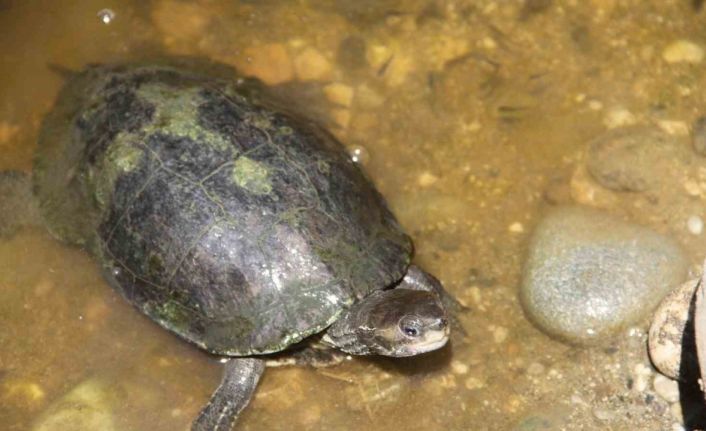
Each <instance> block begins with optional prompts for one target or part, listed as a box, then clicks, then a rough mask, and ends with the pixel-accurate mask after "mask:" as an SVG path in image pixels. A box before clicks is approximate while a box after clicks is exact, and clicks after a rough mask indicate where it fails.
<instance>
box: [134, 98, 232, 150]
mask: <svg viewBox="0 0 706 431" xmlns="http://www.w3.org/2000/svg"><path fill="white" fill-rule="evenodd" d="M201 90H202V89H201V88H199V87H193V88H184V89H180V90H178V91H175V89H174V88H173V87H170V86H167V85H164V84H146V85H143V86H141V87H140V88H139V89H138V90H137V95H138V97H140V98H141V99H143V100H145V101H146V102H148V103H149V104H151V105H152V106H154V107H155V113H154V118H153V120H152V122H151V123H150V124H149V125H147V126H146V127H145V128H144V129H143V131H144V132H145V133H146V134H147V135H150V134H152V133H155V132H159V133H164V134H166V135H170V136H178V137H185V138H189V139H191V140H192V141H195V142H203V143H206V144H208V145H211V146H212V147H214V148H217V149H219V150H224V149H226V148H228V147H229V145H230V144H229V142H228V141H227V140H226V139H225V138H224V137H223V136H221V135H220V134H219V133H216V132H214V131H212V130H208V129H205V128H203V127H202V126H201V124H200V122H199V107H200V106H201V105H203V103H204V100H203V97H202V96H201V94H200V92H201Z"/></svg>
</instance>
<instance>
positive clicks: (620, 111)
mask: <svg viewBox="0 0 706 431" xmlns="http://www.w3.org/2000/svg"><path fill="white" fill-rule="evenodd" d="M636 121H637V120H636V119H635V116H634V115H633V114H632V113H631V112H630V111H628V110H627V109H625V108H621V107H619V108H614V109H611V110H610V111H608V113H607V114H606V116H605V118H604V119H603V124H605V126H606V127H607V128H609V129H615V128H617V127H625V126H632V125H633V124H635V122H636Z"/></svg>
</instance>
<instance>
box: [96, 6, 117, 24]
mask: <svg viewBox="0 0 706 431" xmlns="http://www.w3.org/2000/svg"><path fill="white" fill-rule="evenodd" d="M96 16H97V17H98V19H99V20H101V22H102V23H103V24H105V25H108V24H110V23H111V22H113V20H114V19H115V12H113V10H112V9H101V10H100V11H98V13H97V14H96Z"/></svg>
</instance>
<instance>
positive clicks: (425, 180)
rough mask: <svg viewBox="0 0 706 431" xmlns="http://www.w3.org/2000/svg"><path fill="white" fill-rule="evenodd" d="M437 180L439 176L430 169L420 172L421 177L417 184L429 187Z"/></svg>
mask: <svg viewBox="0 0 706 431" xmlns="http://www.w3.org/2000/svg"><path fill="white" fill-rule="evenodd" d="M437 181H439V177H437V176H436V175H434V174H432V173H431V172H428V171H425V172H422V173H421V174H419V177H417V184H419V186H420V187H429V186H431V185H433V184H434V183H436V182H437Z"/></svg>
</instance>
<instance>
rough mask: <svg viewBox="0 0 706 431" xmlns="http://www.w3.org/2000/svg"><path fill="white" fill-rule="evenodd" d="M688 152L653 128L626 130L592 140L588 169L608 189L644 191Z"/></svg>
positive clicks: (628, 128) (589, 148) (669, 137)
mask: <svg viewBox="0 0 706 431" xmlns="http://www.w3.org/2000/svg"><path fill="white" fill-rule="evenodd" d="M685 157H686V154H685V152H684V151H683V150H682V148H681V146H680V145H679V142H678V140H676V139H675V138H674V137H672V136H670V135H668V134H667V133H664V132H663V131H661V130H659V129H656V128H652V127H640V126H636V127H623V128H619V129H615V130H611V131H609V132H607V133H605V134H603V135H600V136H598V137H597V138H595V139H593V140H592V141H591V142H590V143H589V146H588V154H587V160H586V168H587V169H588V172H589V173H590V174H591V176H593V178H595V180H596V181H597V182H598V183H599V184H600V185H602V186H603V187H605V188H608V189H610V190H615V191H630V192H643V191H646V190H649V189H652V188H653V187H654V186H655V185H657V184H658V183H659V181H660V180H661V179H662V177H663V176H664V175H666V174H667V173H668V172H670V171H671V170H672V168H673V165H674V163H675V162H677V161H678V160H684V158H685Z"/></svg>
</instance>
